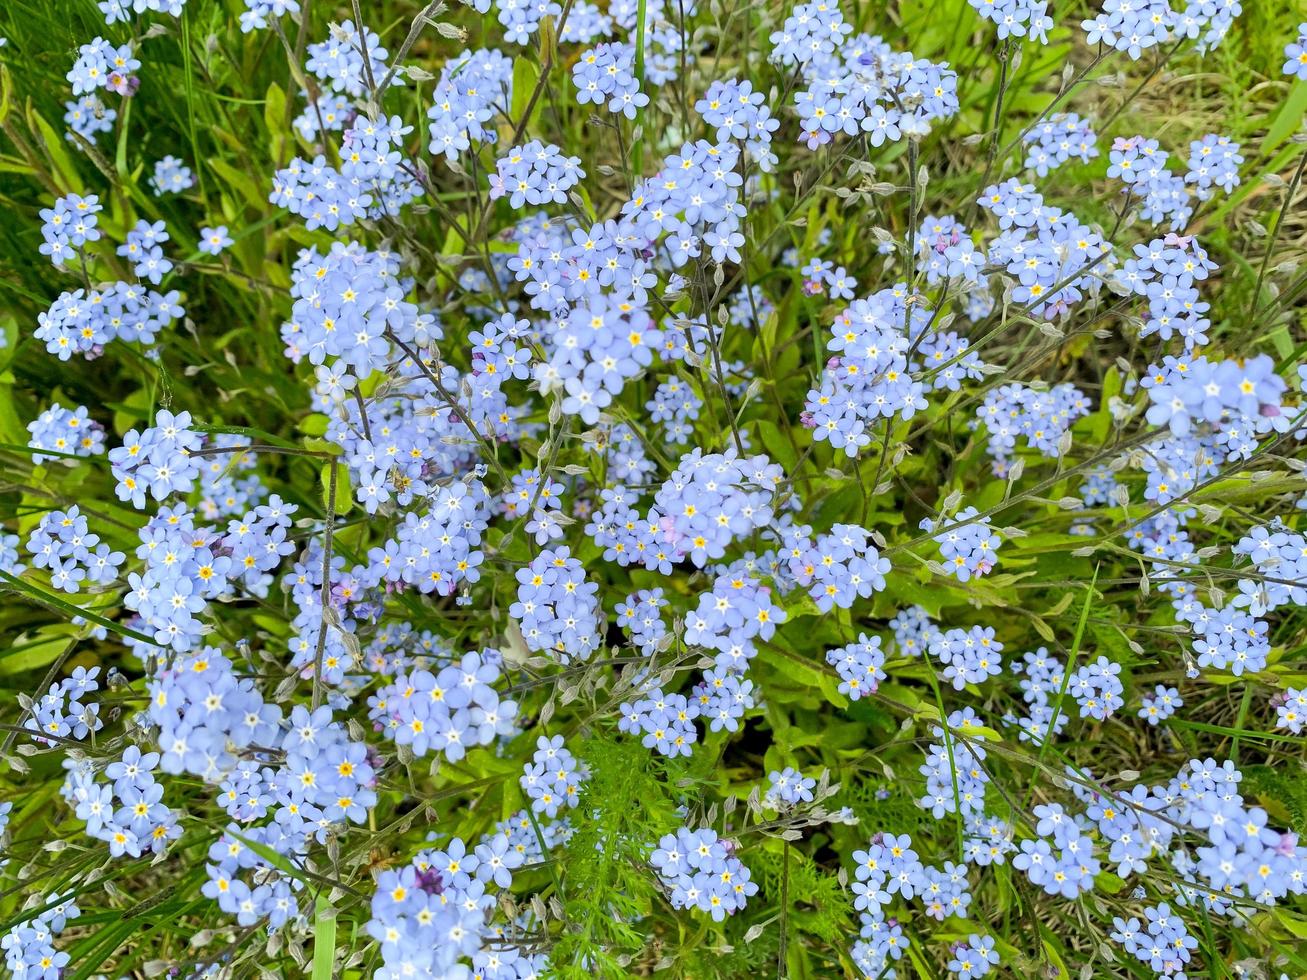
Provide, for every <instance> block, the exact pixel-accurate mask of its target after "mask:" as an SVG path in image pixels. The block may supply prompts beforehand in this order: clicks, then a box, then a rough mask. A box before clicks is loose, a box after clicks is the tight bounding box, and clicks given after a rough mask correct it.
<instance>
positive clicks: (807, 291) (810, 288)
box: [803, 279, 824, 296]
mask: <svg viewBox="0 0 1307 980" xmlns="http://www.w3.org/2000/svg"><path fill="white" fill-rule="evenodd" d="M821 292H824V290H823V288H822V285H821V283H820V282H819V281H818V280H816V279H805V280H804V281H803V295H805V296H816V295H818V294H819V293H821Z"/></svg>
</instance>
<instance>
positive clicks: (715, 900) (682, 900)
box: [649, 827, 758, 922]
mask: <svg viewBox="0 0 1307 980" xmlns="http://www.w3.org/2000/svg"><path fill="white" fill-rule="evenodd" d="M649 863H650V864H651V865H653V868H654V870H655V871H656V872H657V873H658V877H659V879H660V880H661V881H662V883H663V885H664V887H665V888H667V890H668V892H669V896H668V897H669V899H670V901H671V903H672V905H673V907H675V908H678V909H696V910H698V911H700V912H707V913H708V914H709V915H711V916H712V917H713V919H715V920H716V921H718V922H720V921H722V919H724V918H725V917H726V916H728V915H734V914H735V913H736V912H738V911H740V910H741V909H742V908H744V906H745V904H746V903H747V902H748V900H749V898H750V896H752V895H755V894H757V892H758V885H757V883H756V882H755V881H753V880H752V879H751V878H750V875H749V869H748V868H747V867H745V865H744V863H743V862H742V861H741V860H740V859H739V858H738V857H736V856H735V853H734V846H733V844H732V843H731V842H730V841H726V840H722V839H721V838H719V837H718V836H717V834H715V833H714V832H713V831H711V830H707V829H704V830H690V829H689V828H688V827H682V828H681V829H680V830H678V831H676V833H674V834H667V835H666V836H665V837H663V838H662V839H661V840H660V841H659V842H658V847H657V849H656V850H655V851H654V852H653V854H652V855H651V856H650V858H649Z"/></svg>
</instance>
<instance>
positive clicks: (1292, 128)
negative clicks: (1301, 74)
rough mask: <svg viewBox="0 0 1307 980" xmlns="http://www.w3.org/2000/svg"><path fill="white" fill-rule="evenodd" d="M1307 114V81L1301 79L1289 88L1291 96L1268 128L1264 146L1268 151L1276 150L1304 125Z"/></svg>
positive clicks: (1263, 142)
mask: <svg viewBox="0 0 1307 980" xmlns="http://www.w3.org/2000/svg"><path fill="white" fill-rule="evenodd" d="M1304 115H1307V82H1304V81H1302V80H1301V79H1299V80H1298V81H1296V82H1294V83H1293V87H1292V88H1290V89H1289V97H1288V98H1287V99H1285V100H1284V105H1282V106H1280V111H1279V112H1277V113H1276V114H1275V120H1274V121H1273V122H1272V123H1271V125H1270V127H1269V128H1268V129H1267V130H1266V139H1264V140H1263V141H1262V146H1263V147H1264V148H1265V149H1266V151H1267V152H1269V151H1271V150H1274V149H1275V148H1276V147H1278V146H1279V145H1280V144H1281V143H1283V142H1284V141H1285V140H1287V139H1288V138H1289V137H1290V136H1292V135H1293V134H1294V132H1296V131H1297V129H1298V127H1299V126H1301V125H1302V120H1303V116H1304Z"/></svg>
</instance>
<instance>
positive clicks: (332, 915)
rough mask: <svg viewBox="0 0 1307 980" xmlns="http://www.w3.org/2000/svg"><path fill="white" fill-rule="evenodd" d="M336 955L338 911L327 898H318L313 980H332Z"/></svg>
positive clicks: (314, 923)
mask: <svg viewBox="0 0 1307 980" xmlns="http://www.w3.org/2000/svg"><path fill="white" fill-rule="evenodd" d="M335 953H336V910H335V909H334V908H332V907H331V905H330V904H329V903H328V902H327V900H326V899H325V898H322V897H319V898H318V907H317V914H316V915H315V916H314V919H313V980H331V967H332V961H333V959H334V958H335Z"/></svg>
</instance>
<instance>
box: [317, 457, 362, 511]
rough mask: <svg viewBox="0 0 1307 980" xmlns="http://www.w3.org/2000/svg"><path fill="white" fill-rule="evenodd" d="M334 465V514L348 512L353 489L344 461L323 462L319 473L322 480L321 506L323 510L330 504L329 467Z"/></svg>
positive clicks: (351, 501)
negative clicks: (351, 488)
mask: <svg viewBox="0 0 1307 980" xmlns="http://www.w3.org/2000/svg"><path fill="white" fill-rule="evenodd" d="M331 466H335V467H336V516H337V517H340V516H341V515H342V514H348V513H349V509H350V507H351V506H352V505H353V502H354V501H353V491H351V490H350V485H349V467H347V466H346V465H345V464H344V463H325V464H324V465H323V467H322V472H321V474H320V477H321V480H322V507H323V509H324V510H326V509H327V508H329V507H330V506H331V470H330V469H329V467H331Z"/></svg>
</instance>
